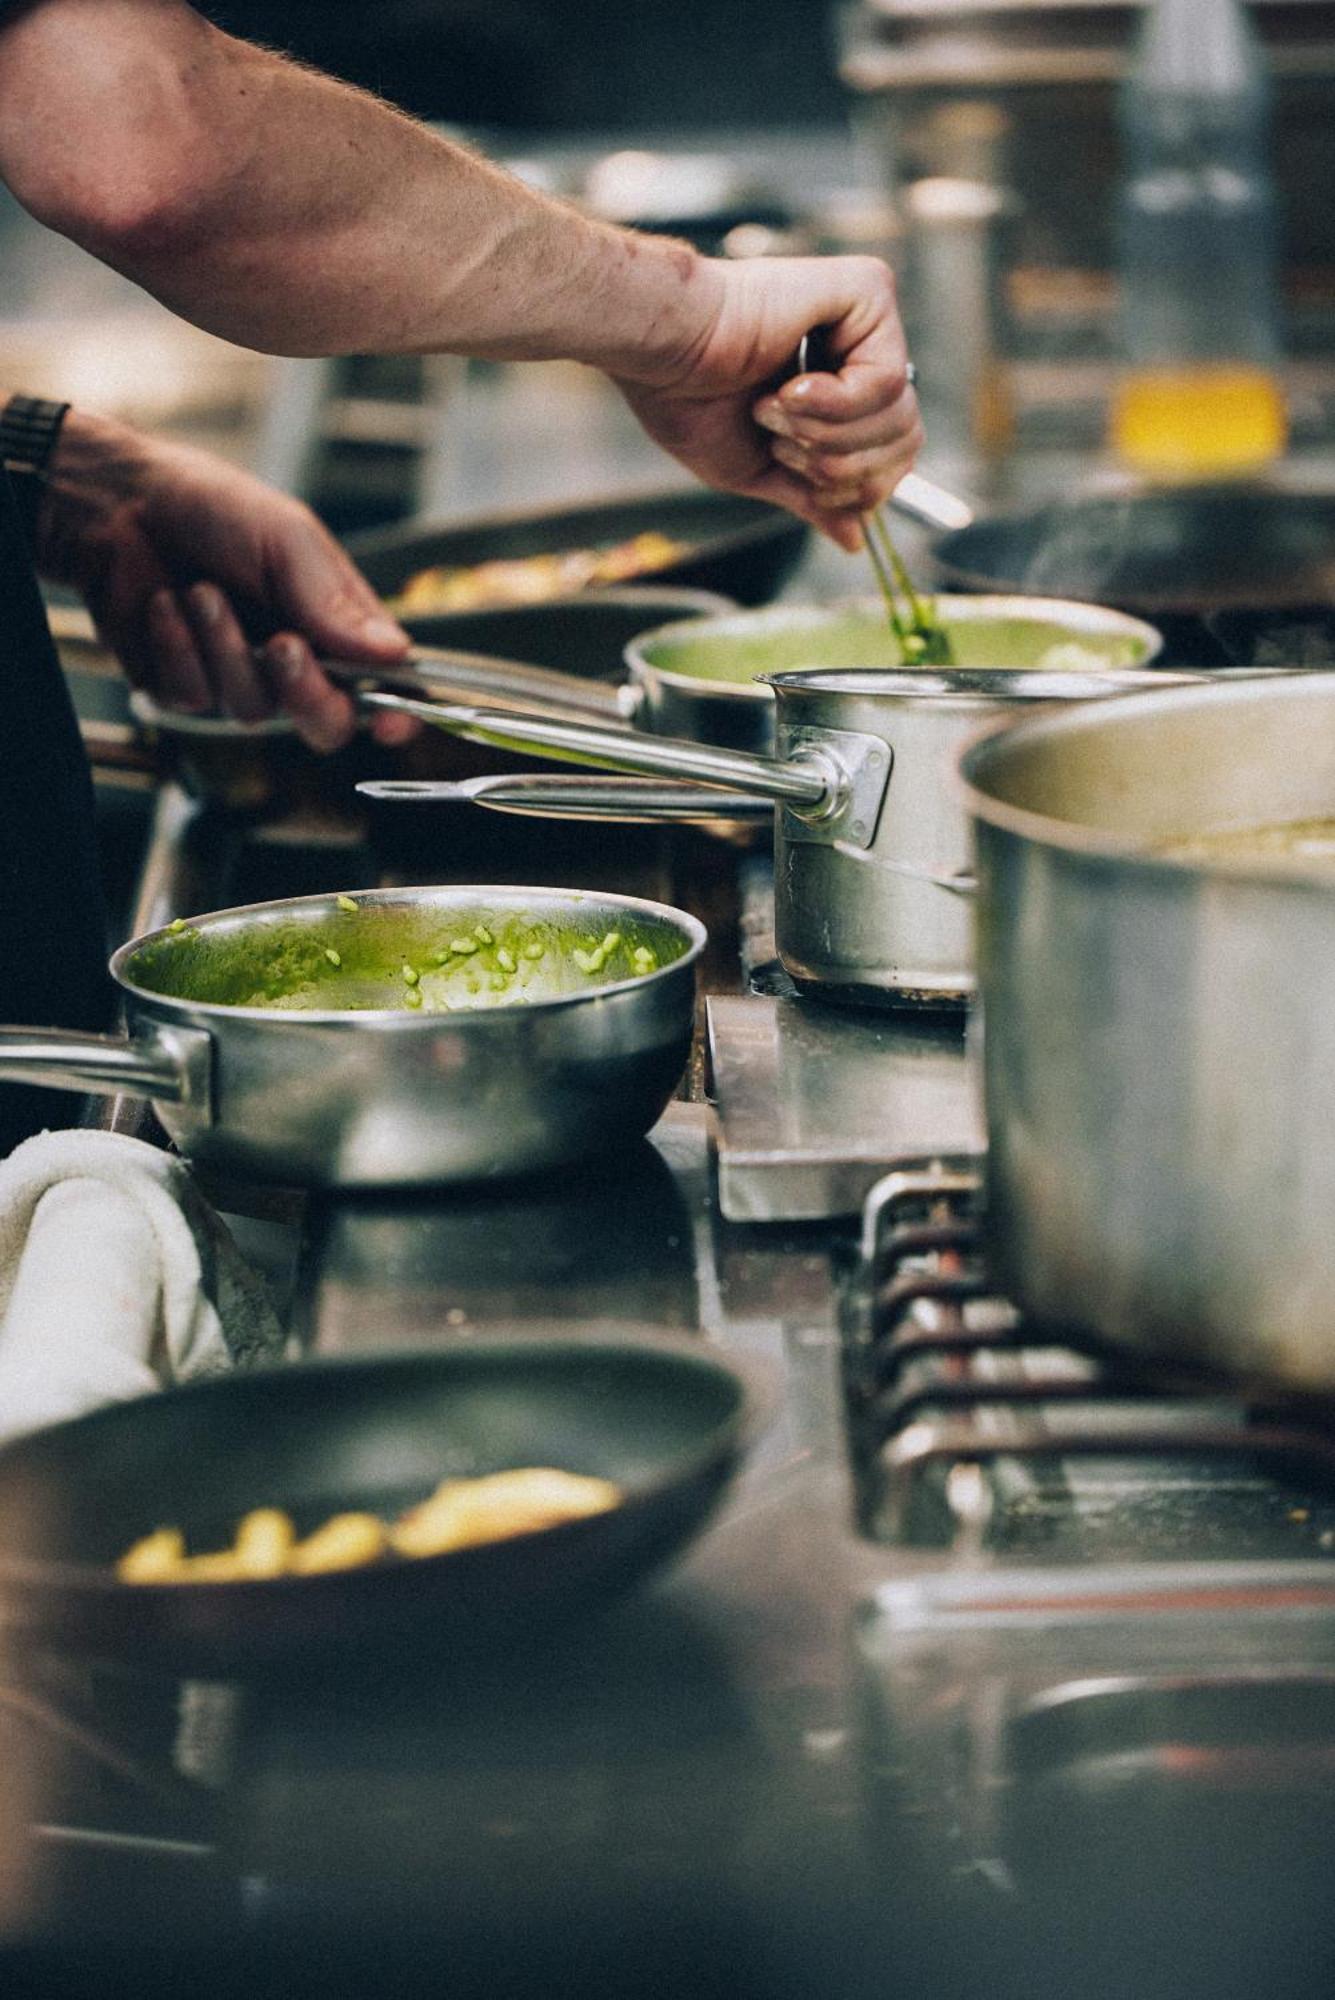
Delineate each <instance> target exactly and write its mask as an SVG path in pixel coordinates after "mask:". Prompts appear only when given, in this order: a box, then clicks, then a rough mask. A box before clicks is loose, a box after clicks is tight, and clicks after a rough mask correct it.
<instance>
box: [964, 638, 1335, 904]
mask: <svg viewBox="0 0 1335 2000" xmlns="http://www.w3.org/2000/svg"><path fill="white" fill-rule="evenodd" d="M1167 679H1168V677H1167V675H1165V681H1167ZM1323 693H1324V695H1325V698H1326V700H1327V701H1329V702H1332V703H1335V674H1331V673H1330V672H1329V671H1327V670H1321V669H1317V670H1314V671H1313V672H1312V673H1310V674H1294V675H1292V676H1286V677H1285V679H1284V682H1283V687H1282V689H1281V688H1280V687H1279V686H1278V685H1277V683H1276V682H1274V681H1268V680H1261V679H1258V680H1256V681H1252V682H1248V681H1245V680H1243V681H1231V682H1226V683H1218V682H1216V683H1214V684H1211V683H1210V681H1209V680H1208V678H1204V677H1198V678H1196V679H1194V680H1192V681H1191V682H1190V683H1189V684H1185V685H1184V684H1183V683H1182V682H1177V683H1173V684H1169V685H1165V686H1164V687H1162V688H1155V689H1146V690H1144V691H1143V692H1138V693H1135V694H1124V695H1119V696H1118V697H1117V698H1116V699H1115V700H1112V701H1098V702H1071V703H1059V704H1057V705H1056V706H1054V707H1052V708H1048V709H1042V710H1037V711H1034V712H1031V713H1028V714H1025V715H1021V716H1009V715H1001V716H993V717H992V718H991V719H990V720H989V721H988V722H986V723H984V724H983V725H982V726H981V727H980V728H978V729H976V730H974V731H973V732H972V733H971V734H970V735H969V736H968V737H967V738H966V739H965V741H964V742H963V743H962V744H961V745H960V746H959V748H958V750H957V751H956V753H955V757H954V764H953V769H952V772H951V778H952V783H953V787H954V791H955V795H956V797H957V798H958V799H959V800H960V801H961V803H962V804H963V806H964V808H965V810H966V812H967V813H968V814H969V817H970V819H971V820H972V821H974V822H976V823H978V824H981V825H983V826H986V827H991V828H992V829H994V830H995V831H996V832H999V833H1004V834H1009V835H1011V836H1012V837H1014V838H1016V839H1019V840H1024V841H1027V842H1029V843H1030V844H1031V845H1033V846H1036V847H1045V848H1049V849H1051V850H1054V851H1055V852H1057V853H1060V854H1063V855H1065V856H1067V857H1068V858H1069V859H1071V860H1073V861H1078V862H1084V863H1088V864H1090V865H1094V866H1097V865H1099V864H1100V863H1106V864H1108V865H1110V866H1117V867H1127V866H1129V867H1131V868H1134V869H1135V870H1136V871H1137V872H1138V873H1140V874H1142V875H1143V876H1144V877H1145V878H1146V879H1150V878H1153V877H1156V876H1157V877H1161V878H1164V879H1168V880H1173V879H1176V880H1184V879H1189V880H1193V881H1199V880H1202V879H1205V880H1208V881H1211V882H1214V881H1226V882H1235V883H1239V884H1248V883H1250V884H1255V885H1257V886H1264V887H1267V888H1271V889H1288V890H1294V891H1297V892H1298V893H1300V894H1304V895H1319V896H1325V897H1327V898H1330V897H1332V896H1335V876H1332V875H1331V873H1330V872H1329V871H1327V872H1326V873H1325V874H1324V875H1323V874H1321V873H1320V872H1319V871H1317V870H1316V869H1310V870H1308V869H1303V868H1301V867H1298V866H1295V865H1294V863H1293V862H1291V861H1289V862H1282V861H1271V860H1266V859H1261V858H1256V859H1250V860H1245V861H1244V860H1241V859H1239V858H1237V857H1221V858H1219V859H1217V860H1211V861H1209V862H1205V861H1197V860H1187V859H1182V858H1179V857H1175V856H1172V855H1167V854H1157V853H1150V852H1147V851H1146V850H1145V848H1144V847H1143V846H1141V845H1139V844H1138V843H1137V841H1136V839H1135V838H1134V836H1132V835H1129V834H1118V833H1116V832H1114V831H1112V830H1111V829H1108V828H1104V827H1094V826H1088V825H1084V824H1082V823H1080V822H1079V821H1076V820H1064V819H1058V818H1057V817H1055V816H1054V815H1052V814H1050V813H1043V812H1039V811H1037V810H1036V809H1035V808H1033V807H1030V806H1017V805H1012V804H1010V803H1009V802H1008V801H1007V800H1004V799H998V798H996V797H994V796H993V794H992V793H990V792H988V791H987V790H985V789H984V786H983V784H982V783H981V782H979V776H980V774H979V773H978V771H977V765H978V763H979V762H980V761H983V762H984V763H985V762H986V759H987V754H988V752H989V750H990V749H991V748H992V747H993V746H994V745H996V744H997V743H1000V742H1001V741H1002V739H1003V738H1004V739H1005V740H1006V741H1007V742H1009V741H1011V740H1012V739H1015V738H1022V739H1023V741H1025V742H1030V741H1033V740H1035V739H1037V740H1038V741H1040V742H1041V741H1043V740H1045V739H1048V738H1051V737H1057V738H1061V737H1063V736H1066V735H1069V734H1073V733H1076V732H1079V731H1081V730H1083V729H1095V730H1104V729H1112V728H1115V727H1116V726H1117V724H1118V722H1119V721H1135V720H1136V719H1138V718H1141V717H1143V716H1144V715H1145V714H1146V713H1147V712H1148V713H1149V714H1150V715H1151V716H1152V715H1153V714H1154V713H1155V712H1156V710H1158V709H1161V708H1165V707H1169V708H1171V709H1173V710H1177V709H1186V710H1188V711H1190V710H1191V709H1193V708H1197V707H1205V708H1207V709H1208V708H1212V707H1218V706H1224V705H1227V706H1230V707H1232V706H1236V705H1240V706H1248V705H1250V704H1252V703H1255V702H1265V701H1267V700H1271V699H1295V700H1299V701H1306V700H1319V699H1320V697H1321V696H1322V694H1323ZM1092 711H1097V713H1093V712H1092Z"/></svg>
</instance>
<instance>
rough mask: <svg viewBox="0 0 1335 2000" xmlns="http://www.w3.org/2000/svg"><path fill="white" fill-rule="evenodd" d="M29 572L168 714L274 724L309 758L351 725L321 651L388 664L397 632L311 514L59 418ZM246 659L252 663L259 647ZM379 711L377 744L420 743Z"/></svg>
mask: <svg viewBox="0 0 1335 2000" xmlns="http://www.w3.org/2000/svg"><path fill="white" fill-rule="evenodd" d="M37 558H38V567H39V569H40V570H41V572H42V574H43V575H45V576H48V577H50V578H52V579H54V580H57V581H60V582H63V583H69V584H72V585H73V586H74V587H75V588H76V589H77V590H78V591H79V593H80V595H81V596H82V597H83V599H84V602H85V603H86V604H87V606H88V609H89V611H90V612H91V613H92V615H93V619H94V622H95V623H96V626H97V629H98V632H99V634H100V635H101V637H102V638H103V640H104V641H105V642H106V644H107V645H108V646H110V647H111V649H112V650H113V651H114V652H115V653H116V655H117V656H118V658H119V659H120V661H121V663H122V665H123V666H124V668H125V671H126V673H127V674H128V676H129V678H130V680H131V681H132V682H133V683H134V684H135V686H137V687H142V688H145V689H146V690H147V691H148V692H149V693H150V694H152V695H153V697H154V699H155V700H157V701H158V702H160V703H161V704H162V706H163V707H164V708H176V709H185V710H188V711H191V712H196V713H198V712H201V711H203V712H207V711H218V712H220V713H223V714H226V715H231V716H234V717H236V718H237V719H238V720H239V721H242V722H256V721H260V720H261V719H263V718H264V717H266V716H270V715H273V714H275V713H278V712H280V711H281V712H284V713H286V714H288V715H289V716H291V718H292V720H293V722H294V723H295V725H296V727H297V729H298V731H299V732H300V734H301V736H302V737H303V738H304V740H305V741H306V742H307V743H308V744H310V746H311V747H312V749H315V750H335V749H338V748H339V747H340V746H341V745H342V744H344V743H346V742H347V741H348V740H349V739H350V737H351V736H352V734H353V731H354V729H355V727H356V711H355V709H354V707H353V703H352V701H351V699H350V698H349V696H348V695H347V694H346V693H345V692H343V690H342V689H340V688H337V687H335V686H334V685H333V684H332V683H331V682H330V681H329V680H328V679H327V678H326V676H325V675H324V674H323V673H322V672H321V671H320V669H319V668H318V667H317V666H316V664H315V655H316V653H317V652H323V653H325V654H326V655H328V656H331V657H332V656H336V657H338V658H340V659H350V660H357V661H363V660H364V661H365V662H366V663H367V665H368V667H375V666H377V665H387V664H389V663H391V662H393V661H395V660H397V659H399V658H400V657H401V656H402V654H403V653H404V651H405V650H406V648H407V646H408V638H407V635H406V634H405V633H404V632H403V631H401V630H400V628H399V626H398V625H396V624H395V623H394V621H393V620H392V619H391V618H389V617H388V616H387V615H386V613H385V610H384V607H383V605H382V604H381V603H380V600H379V599H378V598H377V596H376V594H375V592H374V591H373V590H372V589H371V586H370V585H369V584H368V583H367V581H366V579H365V578H364V577H363V576H362V575H361V573H360V572H359V571H358V570H357V569H356V567H355V566H354V565H353V563H352V562H350V561H349V559H348V557H347V556H346V555H345V554H344V553H343V551H342V549H340V548H339V546H338V544H337V542H335V541H334V539H333V537H332V536H331V535H330V534H329V533H328V532H327V530H326V529H325V528H324V527H322V525H321V524H320V522H319V521H318V520H317V519H316V517H315V515H314V514H312V513H311V511H310V509H309V508H308V507H305V506H303V505H302V504H301V502H300V501H298V500H293V499H291V498H289V497H288V496H287V495H286V494H282V493H279V492H276V491H275V490H274V488H272V487H270V486H266V485H265V484H264V483H263V482H262V481H261V480H258V479H255V478H252V476H251V475H250V474H249V473H247V472H243V471H241V470H240V469H239V468H238V467H236V466H233V465H230V464H228V463H227V462H226V461H224V460H222V459H217V458H213V457H211V456H210V455H209V454H208V453H206V452H200V451H192V450H189V449H187V448H186V447H185V446H182V445H175V444H168V443H164V442H162V441H161V440H158V439H154V438H150V437H145V436H144V435H142V434H141V433H139V432H136V431H132V430H129V429H127V428H126V427H125V426H124V425H121V424H116V423H112V422H110V421H109V420H108V419H106V418H102V417H94V416H87V415H84V414H83V413H81V412H79V411H77V410H71V411H70V412H69V413H68V415H67V416H66V418H65V421H64V423H63V424H62V426H61V430H60V436H59V439H58V442H57V446H56V451H55V454H54V456H53V459H52V462H51V465H50V468H49V477H48V486H47V491H46V494H45V495H44V497H43V501H42V506H41V510H40V514H39V519H38V548H37ZM256 648H258V652H257V651H256V650H255V649H256ZM417 727H418V725H417V724H416V723H415V722H414V721H413V720H412V719H411V717H405V716H398V715H388V714H382V715H377V716H376V718H375V720H374V723H373V724H372V728H373V731H374V734H375V736H376V737H377V738H378V740H379V741H380V742H382V743H401V742H404V741H406V739H407V738H408V737H409V736H411V735H413V734H414V733H415V732H416V729H417Z"/></svg>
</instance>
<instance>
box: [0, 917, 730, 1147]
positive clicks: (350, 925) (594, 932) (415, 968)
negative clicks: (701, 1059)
mask: <svg viewBox="0 0 1335 2000" xmlns="http://www.w3.org/2000/svg"><path fill="white" fill-rule="evenodd" d="M704 944H705V931H704V927H703V925H701V924H700V923H698V922H697V921H696V919H695V918H694V917H691V916H688V915H686V914H685V912H683V911H680V910H674V909H671V908H669V907H668V906H666V905H664V904H661V903H650V902H644V901H641V900H640V899H639V898H636V897H632V896H613V895H603V894H597V895H594V894H582V893H580V892H577V891H573V890H572V891H562V890H553V889H524V888H512V887H504V888H457V887H450V888H429V889H394V890H375V891H371V892H367V893H362V894H358V895H356V896H302V897H295V898H292V899H290V900H288V901H286V902H277V903H259V904H255V905H252V906H251V907H249V908H245V909H235V910H221V911H218V912H215V913H214V914H212V915H209V916H203V917H198V918H195V919H194V920H193V921H192V922H191V923H189V924H188V925H186V926H184V927H183V928H176V927H173V928H172V929H169V930H160V931H155V932H152V933H150V934H148V935H147V936H144V937H140V938H135V939H133V940H132V941H131V942H130V943H129V944H126V945H123V946H122V947H121V949H120V950H119V951H118V952H117V953H116V955H115V957H114V958H113V959H112V961H111V972H112V976H113V978H114V979H115V981H116V983H117V985H118V986H119V988H120V991H121V996H122V999H123V1001H124V1005H125V1013H126V1020H127V1026H128V1038H127V1039H115V1038H112V1037H103V1036H98V1035H79V1034H66V1033H56V1032H53V1031H52V1030H49V1029H41V1028H19V1027H5V1028H0V1078H3V1079H5V1080H7V1081H11V1082H23V1083H37V1084H50V1085H51V1086H52V1087H53V1088H58V1089H64V1090H70V1089H73V1090H87V1091H94V1092H100V1093H103V1094H107V1095H115V1094H118V1093H119V1092H121V1091H132V1092H137V1093H139V1094H141V1095H143V1096H146V1097H149V1098H151V1099H152V1100H153V1102H154V1104H155V1106H156V1108H157V1112H158V1116H159V1118H160V1119H161V1121H162V1123H163V1125H164V1126H165V1127H166V1129H167V1131H168V1132H169V1133H170V1135H171V1137H172V1138H173V1139H174V1140H175V1141H176V1143H177V1145H178V1146H179V1147H180V1148H181V1150H182V1152H185V1153H188V1154H190V1155H191V1156H192V1157H193V1158H195V1159H197V1160H199V1161H200V1162H202V1163H205V1164H207V1165H211V1166H217V1167H219V1168H221V1169H223V1170H224V1171H226V1172H230V1173H238V1174H246V1175H254V1176H257V1177H259V1178H261V1179H266V1180H279V1181H285V1182H293V1183H297V1184H300V1185H309V1184H316V1185H318V1184H327V1185H337V1186H341V1187H379V1186H396V1185H397V1186H402V1185H408V1184H428V1183H436V1182H446V1181H473V1180H480V1179H483V1178H487V1177H491V1176H502V1175H507V1174H519V1173H524V1172H528V1171H530V1170H532V1169H536V1168H540V1167H549V1166H553V1165H558V1164H562V1163H564V1162H566V1161H570V1160H574V1159H578V1158H581V1157H587V1156H589V1155H592V1154H596V1153H600V1152H603V1151H605V1150H606V1149H608V1148H609V1147H611V1146H614V1145H616V1144H618V1143H625V1142H626V1141H628V1140H631V1139H635V1138H639V1137H640V1136H641V1135H642V1134H643V1133H644V1132H646V1131H647V1130H648V1129H649V1127H650V1125H652V1124H653V1122H654V1120H655V1119H656V1118H657V1117H658V1115H659V1113H660V1111H661V1110H662V1109H663V1106H664V1105H665V1103H666V1102H667V1100H668V1098H669V1096H670V1095H671V1093H672V1091H673V1088H674V1087H675V1085H676V1083H677V1079H678V1078H679V1076H680V1075H681V1071H682V1068H683V1066H684V1064H685V1061H686V1057H687V1053H688V1051H689V1048H690V1040H691V1031H692V1024H693V1016H694V1002H695V968H696V962H697V960H698V959H699V957H700V954H701V951H702V950H703V948H704Z"/></svg>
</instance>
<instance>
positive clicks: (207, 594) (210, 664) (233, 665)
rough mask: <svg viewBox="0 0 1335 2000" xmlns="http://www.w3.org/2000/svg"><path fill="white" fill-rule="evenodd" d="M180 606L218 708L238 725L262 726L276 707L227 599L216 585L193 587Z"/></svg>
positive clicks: (248, 642) (205, 584) (204, 584)
mask: <svg viewBox="0 0 1335 2000" xmlns="http://www.w3.org/2000/svg"><path fill="white" fill-rule="evenodd" d="M184 604H185V610H186V614H187V616H188V617H189V620H190V629H191V631H192V633H193V635H194V640H195V645H196V648H197V649H198V652H199V656H200V658H201V659H202V661H203V663H204V667H205V670H206V672H207V673H208V675H209V678H210V680H211V681H212V683H213V689H214V694H215V696H216V699H217V705H218V707H219V708H220V709H221V710H222V711H223V713H224V714H225V715H232V716H235V717H236V719H237V721H238V722H263V721H264V720H265V719H266V718H267V717H268V716H271V715H272V714H273V713H274V709H275V707H276V706H277V704H276V702H275V700H274V696H273V692H272V689H271V687H270V686H269V684H268V681H267V680H266V678H265V676H264V675H263V674H262V673H261V671H260V668H259V665H258V663H257V661H256V659H255V655H254V652H253V651H252V648H251V644H250V641H249V639H247V637H246V635H245V633H244V632H243V631H242V629H241V626H240V623H239V622H238V620H237V616H236V613H235V612H234V611H233V609H232V606H231V604H230V603H229V602H228V599H227V597H226V596H225V595H224V593H223V592H222V591H221V590H219V588H218V586H217V584H216V583H193V584H191V586H190V588H189V590H187V591H186V593H185V597H184Z"/></svg>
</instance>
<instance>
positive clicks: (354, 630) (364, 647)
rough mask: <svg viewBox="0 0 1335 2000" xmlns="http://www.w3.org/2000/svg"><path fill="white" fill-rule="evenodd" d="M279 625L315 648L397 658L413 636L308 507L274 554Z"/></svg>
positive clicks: (274, 608)
mask: <svg viewBox="0 0 1335 2000" xmlns="http://www.w3.org/2000/svg"><path fill="white" fill-rule="evenodd" d="M271 574H272V577H273V586H274V588H273V598H274V601H273V604H272V605H271V607H270V608H271V610H272V611H273V613H274V617H275V623H276V624H279V625H282V626H285V627H290V628H291V629H293V630H295V631H298V632H300V633H301V634H302V636H303V637H304V638H305V639H307V640H308V641H309V642H310V644H311V646H312V647H313V648H314V649H315V650H316V651H317V652H324V653H327V654H331V655H336V656H338V657H343V658H347V657H351V658H354V659H366V660H372V661H374V660H397V659H399V658H401V657H402V655H403V654H404V653H405V652H406V651H407V650H408V647H409V646H410V645H411V643H412V642H411V640H410V639H409V637H408V634H407V633H406V632H405V631H404V629H403V627H402V626H401V625H400V624H399V623H398V622H397V620H396V619H393V618H391V617H390V615H389V613H388V612H387V611H386V609H385V607H384V605H383V604H382V603H381V601H380V599H379V598H378V597H377V596H376V594H375V592H374V590H372V588H371V586H370V584H369V583H368V582H367V581H366V578H365V577H364V576H363V575H362V573H361V571H360V570H359V569H358V568H357V566H356V564H355V563H354V562H353V561H352V559H351V557H350V556H348V555H347V554H345V552H344V551H343V550H342V549H341V548H340V547H339V545H338V543H337V542H336V541H335V540H334V538H333V536H332V535H331V534H330V533H329V531H328V529H327V528H325V527H324V526H322V524H321V523H320V522H319V521H317V520H316V518H315V516H314V515H313V514H310V513H307V512H306V511H305V510H304V509H303V510H302V513H301V514H300V515H298V517H297V519H296V521H295V522H294V523H293V524H292V526H291V528H290V529H289V530H288V531H287V532H286V533H285V534H284V536H283V539H282V540H281V542H280V543H279V544H278V546H277V548H276V549H275V550H274V552H273V560H272V570H271Z"/></svg>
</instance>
